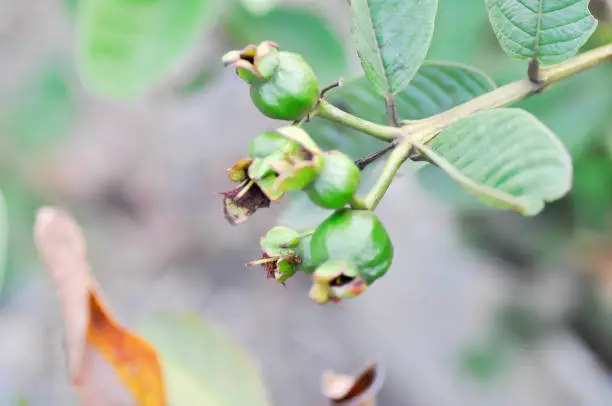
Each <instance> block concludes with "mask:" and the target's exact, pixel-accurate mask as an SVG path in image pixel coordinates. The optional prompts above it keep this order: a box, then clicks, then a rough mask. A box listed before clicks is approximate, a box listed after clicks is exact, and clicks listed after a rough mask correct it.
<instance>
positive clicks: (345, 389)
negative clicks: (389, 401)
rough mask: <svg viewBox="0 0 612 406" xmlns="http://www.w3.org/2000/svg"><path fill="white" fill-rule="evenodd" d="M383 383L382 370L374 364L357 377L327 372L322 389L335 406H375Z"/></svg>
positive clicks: (324, 375)
mask: <svg viewBox="0 0 612 406" xmlns="http://www.w3.org/2000/svg"><path fill="white" fill-rule="evenodd" d="M383 381H384V377H383V374H382V373H381V371H380V368H378V367H377V366H376V365H375V364H372V365H369V366H367V367H366V368H365V369H364V370H363V371H362V372H361V373H360V374H359V375H358V376H356V377H353V376H350V375H344V374H338V373H336V372H331V371H327V372H325V373H324V374H323V378H322V383H321V387H322V392H323V396H325V397H326V398H327V399H329V400H330V403H331V404H332V405H334V406H375V405H376V394H377V393H378V392H379V391H380V388H381V387H382V384H383Z"/></svg>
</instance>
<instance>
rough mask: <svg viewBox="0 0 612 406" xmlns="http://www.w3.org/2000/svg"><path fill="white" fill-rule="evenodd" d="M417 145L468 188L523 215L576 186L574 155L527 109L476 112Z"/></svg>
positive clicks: (481, 197)
mask: <svg viewBox="0 0 612 406" xmlns="http://www.w3.org/2000/svg"><path fill="white" fill-rule="evenodd" d="M417 147H419V148H420V149H421V151H422V152H423V153H424V154H425V155H426V156H428V157H429V159H430V160H431V161H432V162H434V163H435V164H436V165H437V166H438V167H440V169H442V170H443V171H445V172H446V173H447V174H448V175H449V176H450V177H451V178H453V179H454V180H455V181H456V182H457V183H459V184H460V185H461V186H462V187H463V188H464V189H465V190H466V191H467V192H469V193H472V194H474V195H476V196H477V197H479V198H480V199H481V200H482V201H484V202H486V203H489V204H492V205H495V206H497V207H501V208H506V209H512V210H515V211H518V212H520V213H522V214H524V215H535V214H537V213H539V212H540V211H541V210H542V209H543V208H544V204H545V203H546V202H550V201H554V200H557V199H559V198H561V197H562V196H564V195H565V194H566V193H567V192H568V191H569V190H570V188H571V184H572V161H571V158H570V156H569V153H568V152H567V150H566V149H565V147H564V146H563V144H562V143H561V141H560V140H559V139H558V138H557V137H556V136H555V135H554V134H553V133H552V131H550V130H549V129H548V127H546V126H545V125H544V124H542V123H541V122H540V121H538V120H537V118H535V117H534V116H533V115H531V114H530V113H528V112H526V111H524V110H520V109H509V108H508V109H497V110H490V111H485V112H481V113H476V114H474V115H472V116H469V117H466V118H464V119H461V120H459V121H457V122H455V123H453V124H451V125H450V126H449V127H448V128H447V129H446V130H444V131H442V133H440V134H439V135H438V136H437V137H436V138H434V139H433V140H432V141H431V142H430V143H429V145H417Z"/></svg>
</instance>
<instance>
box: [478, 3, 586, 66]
mask: <svg viewBox="0 0 612 406" xmlns="http://www.w3.org/2000/svg"><path fill="white" fill-rule="evenodd" d="M486 5H487V8H488V11H489V19H490V20H491V25H492V26H493V30H494V31H495V35H497V38H498V39H499V41H500V43H501V46H502V48H503V49H504V51H505V52H506V53H507V54H508V55H510V56H511V57H513V58H517V59H533V58H537V59H538V60H540V61H541V62H543V63H545V64H551V63H557V62H561V61H563V60H565V59H567V58H569V57H571V56H572V55H574V54H575V53H576V52H578V50H579V49H580V47H582V46H583V45H584V44H585V43H586V41H587V40H588V39H589V37H590V36H591V34H592V33H593V31H595V28H596V27H597V20H596V19H595V17H593V16H592V15H591V13H590V12H589V9H588V6H589V0H486Z"/></svg>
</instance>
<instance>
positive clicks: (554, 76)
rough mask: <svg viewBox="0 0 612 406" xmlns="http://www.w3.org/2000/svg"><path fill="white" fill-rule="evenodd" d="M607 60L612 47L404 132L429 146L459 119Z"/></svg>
mask: <svg viewBox="0 0 612 406" xmlns="http://www.w3.org/2000/svg"><path fill="white" fill-rule="evenodd" d="M607 60H612V44H610V45H605V46H602V47H599V48H595V49H593V50H591V51H588V52H585V53H583V54H580V55H578V56H575V57H573V58H571V59H568V60H567V61H565V62H561V63H559V64H556V65H552V66H549V67H547V68H540V71H539V77H538V82H539V83H534V82H533V81H532V80H531V79H529V78H525V79H523V80H519V81H517V82H513V83H510V84H507V85H505V86H502V87H499V88H497V89H495V90H493V91H491V92H489V93H487V94H484V95H482V96H480V97H477V98H475V99H472V100H470V101H468V102H466V103H464V104H461V105H459V106H457V107H454V108H452V109H450V110H447V111H445V112H442V113H440V114H438V115H436V116H433V117H430V118H426V119H423V120H419V121H416V122H415V121H411V122H410V123H408V124H406V125H404V126H403V127H402V128H404V129H405V130H410V132H412V133H413V134H414V135H413V137H415V138H416V139H417V140H418V141H420V142H422V143H426V142H429V141H431V140H432V139H433V138H434V137H435V136H436V135H438V134H439V133H440V132H441V131H442V130H444V129H445V128H446V127H448V126H449V125H451V124H452V123H454V122H455V121H457V120H459V119H462V118H465V117H467V116H469V115H471V114H474V113H477V112H479V111H485V110H491V109H494V108H498V107H505V106H508V105H511V104H513V103H516V102H519V101H521V100H524V99H526V98H528V97H529V96H532V95H534V94H536V93H539V92H541V91H543V90H545V89H547V88H548V87H550V86H553V85H554V84H556V83H558V82H560V81H562V80H564V79H567V78H569V77H572V76H574V75H576V74H577V73H580V72H582V71H584V70H587V69H589V68H592V67H593V66H596V65H599V64H600V63H602V62H605V61H607Z"/></svg>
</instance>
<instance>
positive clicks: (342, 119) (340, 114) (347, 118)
mask: <svg viewBox="0 0 612 406" xmlns="http://www.w3.org/2000/svg"><path fill="white" fill-rule="evenodd" d="M315 112H316V115H317V116H319V117H323V118H326V119H328V120H330V121H333V122H336V123H338V124H342V125H345V126H347V127H350V128H352V129H355V130H357V131H361V132H363V133H366V134H369V135H371V136H372V137H374V138H378V139H379V140H382V141H393V139H395V138H397V137H399V136H402V130H401V129H400V128H396V127H390V126H386V125H381V124H376V123H373V122H371V121H367V120H364V119H362V118H359V117H356V116H354V115H352V114H349V113H347V112H345V111H343V110H340V109H339V108H338V107H336V106H334V105H333V104H330V103H328V102H327V101H325V100H321V102H320V103H319V105H318V106H317V108H316V110H315Z"/></svg>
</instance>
